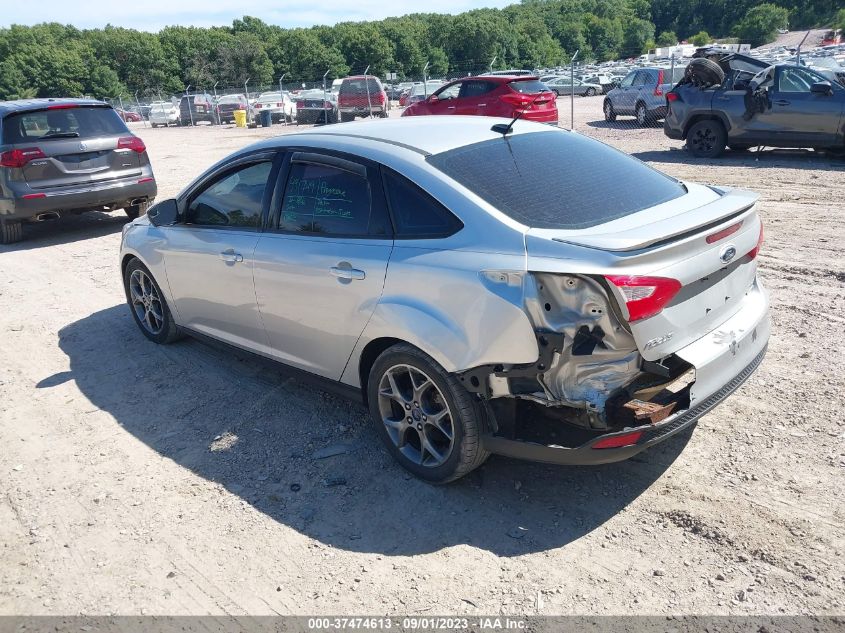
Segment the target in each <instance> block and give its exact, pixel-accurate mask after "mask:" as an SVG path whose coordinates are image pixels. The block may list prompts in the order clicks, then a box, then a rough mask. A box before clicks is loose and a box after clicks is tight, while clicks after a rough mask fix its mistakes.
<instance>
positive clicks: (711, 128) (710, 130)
mask: <svg viewBox="0 0 845 633" xmlns="http://www.w3.org/2000/svg"><path fill="white" fill-rule="evenodd" d="M727 136H728V135H727V133H726V132H725V128H724V126H723V125H722V124H721V123H720V122H719V121H716V120H714V119H706V120H704V121H699V122H698V123H695V124H693V126H692V127H691V128H690V129H689V132H687V149H688V150H689V152H690V154H692V155H693V156H695V157H697V158H716V157H717V156H718V155H719V154H721V153H722V152H723V151H725V145H726V144H727Z"/></svg>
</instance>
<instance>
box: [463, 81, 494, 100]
mask: <svg viewBox="0 0 845 633" xmlns="http://www.w3.org/2000/svg"><path fill="white" fill-rule="evenodd" d="M496 86H497V84H495V83H493V82H492V81H480V80H471V81H464V82H462V83H461V98H462V99H465V98H472V97H480V96H482V95H486V94H487V93H488V92H492V91H493V90H495V89H496Z"/></svg>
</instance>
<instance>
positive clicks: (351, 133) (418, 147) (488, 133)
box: [259, 115, 555, 154]
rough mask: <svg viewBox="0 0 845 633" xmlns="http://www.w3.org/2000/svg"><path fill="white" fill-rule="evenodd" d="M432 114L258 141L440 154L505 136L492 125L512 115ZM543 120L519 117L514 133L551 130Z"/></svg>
mask: <svg viewBox="0 0 845 633" xmlns="http://www.w3.org/2000/svg"><path fill="white" fill-rule="evenodd" d="M432 118H433V117H430V116H420V117H401V118H397V119H375V120H371V121H360V122H354V123H341V124H338V125H331V126H324V127H319V128H312V129H309V130H304V131H302V132H297V133H294V134H285V135H283V136H279V137H276V138H274V139H269V140H268V141H264V142H262V143H259V145H260V146H264V147H271V146H272V147H275V146H282V145H295V144H296V139H297V138H308V139H312V138H313V137H315V136H323V137H326V139H327V140H328V139H335V140H338V141H352V142H358V143H365V144H373V143H379V144H384V145H385V146H393V147H399V148H404V149H406V150H411V151H414V152H416V153H418V154H439V153H441V152H447V151H449V150H451V149H456V148H458V147H464V146H466V145H472V144H473V143H481V142H483V141H489V140H493V139H496V138H502V135H501V134H500V133H498V132H493V131H492V130H491V129H490V128H491V127H492V126H493V125H495V124H497V123H505V124H507V123H510V119H502V118H497V117H479V116H455V115H453V116H443V117H437V121H436V124H432V123H433V122H432ZM553 129H555V128H550V127H549V126H548V125H544V124H542V123H533V122H529V121H517V122H516V123H515V124H514V126H513V131H512V132H511V134H509V135H508V136H511V135H516V134H527V133H531V132H544V131H548V132H550V131H552V130H553Z"/></svg>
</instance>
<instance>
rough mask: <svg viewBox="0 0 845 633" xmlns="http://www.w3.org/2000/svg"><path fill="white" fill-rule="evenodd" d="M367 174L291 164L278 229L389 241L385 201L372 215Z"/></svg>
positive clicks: (322, 165) (370, 193)
mask: <svg viewBox="0 0 845 633" xmlns="http://www.w3.org/2000/svg"><path fill="white" fill-rule="evenodd" d="M364 173H365V171H364V170H362V173H354V172H353V171H347V170H346V169H342V168H340V167H335V166H333V165H330V164H320V163H318V162H315V163H311V162H291V164H290V169H289V172H288V180H287V185H286V187H285V195H284V199H283V200H282V209H281V216H280V218H279V229H280V230H282V231H288V232H291V233H307V234H316V235H325V236H327V237H328V236H342V237H385V238H386V237H389V233H390V229H389V226H388V222H389V220H388V219H387V218H386V217H384V213H385V211H384V204H383V201H382V204H381V205H378V211H377V212H373V207H374V205H373V197H374V196H373V192H372V190H371V187H370V182H369V180H368V179H367V177H366V176H365V175H364ZM379 193H380V195H382V196H383V194H381V192H379Z"/></svg>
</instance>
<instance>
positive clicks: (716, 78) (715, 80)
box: [684, 57, 725, 86]
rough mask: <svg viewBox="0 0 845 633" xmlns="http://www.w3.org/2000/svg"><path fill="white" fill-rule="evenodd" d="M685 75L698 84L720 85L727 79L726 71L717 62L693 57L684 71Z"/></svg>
mask: <svg viewBox="0 0 845 633" xmlns="http://www.w3.org/2000/svg"><path fill="white" fill-rule="evenodd" d="M684 76H685V77H686V78H687V79H689V80H690V81H691V82H692V83H694V84H695V85H697V86H719V85H721V84H722V82H723V81H725V71H724V70H722V67H721V66H719V64H717V63H716V62H714V61H712V60H710V59H706V58H703V57H702V58H700V59H693V60H692V61H691V62H690V63H689V64H687V68H686V70H685V71H684Z"/></svg>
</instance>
